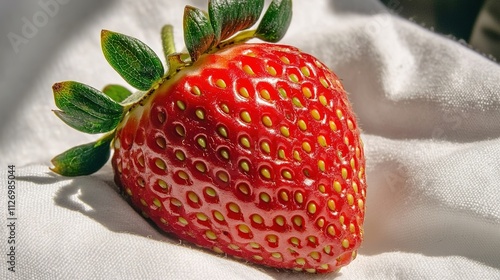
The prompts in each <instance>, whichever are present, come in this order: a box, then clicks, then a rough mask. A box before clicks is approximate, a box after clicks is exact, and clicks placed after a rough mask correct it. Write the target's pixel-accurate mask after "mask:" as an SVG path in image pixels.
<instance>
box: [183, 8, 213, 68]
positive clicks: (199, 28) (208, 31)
mask: <svg viewBox="0 0 500 280" xmlns="http://www.w3.org/2000/svg"><path fill="white" fill-rule="evenodd" d="M183 25H184V42H185V44H186V48H187V49H188V52H189V55H190V56H191V60H192V61H196V60H197V59H198V58H199V57H200V55H202V54H203V53H205V52H206V51H207V50H208V49H210V48H211V47H212V46H213V44H214V38H215V33H214V30H213V28H212V25H211V24H210V20H209V19H208V17H207V15H206V14H205V12H203V11H202V10H200V9H197V8H195V7H191V6H186V8H185V9H184V23H183Z"/></svg>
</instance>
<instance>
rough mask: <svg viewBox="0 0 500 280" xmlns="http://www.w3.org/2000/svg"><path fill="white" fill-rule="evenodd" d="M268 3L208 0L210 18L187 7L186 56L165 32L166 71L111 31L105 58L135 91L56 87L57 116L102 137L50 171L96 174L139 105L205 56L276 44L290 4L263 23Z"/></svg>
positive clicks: (283, 0) (281, 4) (284, 0)
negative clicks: (240, 46)
mask: <svg viewBox="0 0 500 280" xmlns="http://www.w3.org/2000/svg"><path fill="white" fill-rule="evenodd" d="M263 8H264V0H209V1H208V12H206V11H203V10H200V9H198V8H194V7H191V6H187V7H186V8H185V10H184V21H183V28H184V42H185V45H186V48H187V50H188V52H187V53H177V52H176V51H175V46H174V43H173V42H174V40H173V28H172V26H171V25H165V26H164V27H163V28H162V30H161V38H162V43H163V53H164V56H165V60H166V63H165V65H166V70H165V68H164V67H163V64H162V62H161V60H160V58H159V57H158V56H157V55H156V54H155V52H154V51H153V50H152V49H151V48H150V47H148V46H147V45H146V44H145V43H143V42H141V41H140V40H138V39H136V38H133V37H130V36H127V35H124V34H120V33H116V32H112V31H108V30H103V31H102V32H101V47H102V51H103V54H104V57H105V58H106V60H107V61H108V62H109V64H110V65H111V66H112V67H113V68H114V69H115V71H116V72H118V74H120V76H121V77H122V78H123V79H124V80H125V81H126V82H127V83H128V84H129V85H131V86H132V87H134V88H136V89H137V90H139V92H137V93H132V92H131V91H130V90H129V89H127V88H125V87H123V86H120V85H108V86H106V87H105V88H104V89H103V90H102V91H100V90H98V89H95V88H93V87H90V86H88V85H85V84H82V83H78V82H74V81H67V82H60V83H56V84H54V85H53V87H52V90H53V93H54V100H55V104H56V106H57V107H58V109H59V110H54V113H55V114H56V116H58V117H59V118H60V119H61V120H62V121H64V122H65V123H66V124H68V125H69V126H71V127H73V128H74V129H77V130H79V131H81V132H84V133H90V134H99V133H103V134H104V136H102V137H101V138H100V139H99V140H97V141H95V142H92V143H88V144H84V145H80V146H77V147H74V148H71V149H69V150H67V151H65V152H63V153H61V154H60V155H57V156H56V157H54V158H53V159H52V164H53V167H52V168H51V170H52V171H54V172H56V173H58V174H61V175H63V176H82V175H89V174H92V173H94V172H96V171H98V170H99V169H100V168H101V167H102V166H103V165H104V164H106V162H107V161H108V159H109V157H110V145H111V142H112V140H113V138H114V136H115V130H116V127H117V126H118V124H119V123H120V122H121V120H122V119H123V117H124V116H125V115H126V114H127V113H128V112H129V110H130V109H131V108H133V107H134V106H136V104H137V103H139V102H140V101H141V100H144V99H145V98H147V97H148V96H150V95H151V94H153V93H154V90H155V89H156V88H158V86H159V85H160V84H162V83H163V82H165V81H166V80H169V79H171V78H172V77H173V76H174V75H175V74H176V73H177V72H179V71H180V70H181V69H182V68H185V67H188V66H190V65H191V64H193V63H194V62H195V61H196V60H198V59H199V58H200V57H201V56H202V55H203V54H208V53H214V52H217V51H218V50H220V49H222V48H224V47H226V46H229V45H234V44H240V43H244V42H246V41H248V40H250V39H253V38H259V39H261V40H263V41H266V42H272V43H275V42H277V41H279V40H281V38H283V36H284V35H285V33H286V31H287V29H288V27H289V25H290V21H291V17H292V0H273V1H272V2H271V4H270V6H269V7H268V9H267V11H266V12H265V13H264V16H263V17H262V21H261V22H260V23H259V24H258V25H257V28H256V29H254V30H249V28H251V27H252V26H254V25H255V24H256V23H257V21H258V20H259V18H260V17H261V14H262V11H263Z"/></svg>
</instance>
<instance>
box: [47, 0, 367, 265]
mask: <svg viewBox="0 0 500 280" xmlns="http://www.w3.org/2000/svg"><path fill="white" fill-rule="evenodd" d="M263 10H264V0H245V1H241V0H238V1H236V0H210V1H208V12H206V11H203V10H200V9H198V8H195V7H191V6H187V7H186V8H185V11H184V24H183V26H184V39H185V45H186V48H187V51H188V52H187V53H178V52H176V51H175V47H174V44H173V36H172V34H173V31H172V26H170V25H167V26H165V27H163V29H162V40H163V47H164V49H163V51H164V54H165V62H166V63H165V65H163V63H162V61H161V60H160V58H159V57H158V56H157V55H156V54H155V53H154V52H153V51H152V50H151V49H150V48H149V47H148V46H147V45H146V44H144V43H143V42H141V41H139V40H137V39H135V38H132V37H129V36H126V35H123V34H119V33H115V32H112V31H107V30H103V31H102V33H101V42H102V50H103V53H104V56H105V58H106V59H107V61H108V62H109V64H111V66H112V67H113V68H114V69H115V70H116V71H117V72H118V73H119V74H120V75H121V76H122V77H123V79H124V80H125V81H127V82H128V84H129V85H131V86H132V87H134V88H136V89H137V90H138V91H137V92H136V93H132V92H131V91H129V90H128V89H126V88H125V87H122V86H119V85H109V86H107V87H105V88H104V89H103V90H102V91H100V90H97V89H95V88H92V87H90V86H88V85H85V84H81V83H78V82H74V81H67V82H61V83H56V84H55V85H54V86H53V92H54V98H55V104H56V106H57V107H58V108H59V110H56V111H55V114H56V115H57V116H58V117H59V118H61V120H63V121H64V122H65V123H66V124H68V125H69V126H71V127H73V128H75V129H77V130H79V131H82V132H85V133H92V134H102V137H101V138H100V139H99V140H97V141H95V142H93V143H88V144H85V145H81V146H77V147H74V148H72V149H69V150H68V151H66V152H64V153H62V154H60V155H58V156H56V157H55V158H54V159H53V160H52V164H53V167H52V168H51V169H52V170H53V171H54V172H56V173H59V174H61V175H63V176H82V175H88V174H92V173H94V172H96V171H97V170H99V169H100V168H101V167H102V166H103V165H105V164H106V162H107V161H108V159H109V157H110V156H111V150H113V155H112V160H111V161H112V166H113V170H114V174H115V182H116V184H117V185H118V186H119V188H120V189H121V191H122V192H123V195H124V197H125V198H126V199H127V200H128V201H129V203H130V204H131V205H132V206H133V207H134V208H135V209H136V210H137V211H138V212H139V213H141V214H142V215H143V216H144V217H146V218H147V219H150V220H151V221H152V222H154V223H155V224H156V225H157V226H158V227H159V228H160V229H161V230H164V231H166V232H169V233H173V234H175V235H176V236H178V237H179V238H180V239H182V240H185V241H189V242H191V243H193V244H196V245H198V246H201V247H205V248H209V249H211V250H213V251H215V252H217V253H221V254H227V255H229V256H234V257H237V258H241V259H243V260H246V261H250V262H254V263H257V264H261V265H265V266H270V267H275V268H285V269H293V270H297V271H307V272H311V273H326V272H331V271H336V270H338V269H340V268H341V267H342V266H345V265H347V264H348V263H350V262H351V261H352V260H353V259H354V258H355V257H356V252H357V249H358V248H359V247H360V245H361V242H362V239H363V220H364V215H365V201H366V177H365V158H364V155H363V143H362V140H361V138H360V130H359V128H358V125H357V121H356V117H355V115H354V113H353V110H352V108H351V105H350V103H349V101H348V98H347V94H346V91H345V90H344V88H343V86H342V84H341V82H340V81H339V79H338V77H337V76H336V75H335V74H334V73H333V72H332V71H331V70H329V69H328V67H327V66H326V65H324V64H323V63H322V62H320V61H319V60H318V59H316V58H315V57H313V56H311V55H309V54H306V53H304V52H301V51H300V50H298V49H297V48H294V47H292V46H286V45H279V44H274V43H276V42H278V41H279V40H280V39H281V38H282V37H283V36H284V35H285V32H286V30H287V29H288V26H289V24H290V21H291V16H292V1H291V0H274V1H272V2H271V4H270V5H269V7H268V8H267V9H266V11H265V13H264V15H263V17H262V20H261V21H260V22H259V23H258V24H257V21H258V20H259V18H260V17H261V13H262V12H263ZM254 25H256V28H255V29H250V28H252V26H254ZM254 38H258V39H261V40H263V41H265V42H266V43H249V42H247V41H249V40H250V39H254ZM125 218H126V217H124V219H125Z"/></svg>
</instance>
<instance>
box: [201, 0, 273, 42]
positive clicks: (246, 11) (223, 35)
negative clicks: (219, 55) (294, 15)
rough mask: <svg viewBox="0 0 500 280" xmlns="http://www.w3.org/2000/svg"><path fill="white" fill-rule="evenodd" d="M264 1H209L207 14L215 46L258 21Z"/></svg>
mask: <svg viewBox="0 0 500 280" xmlns="http://www.w3.org/2000/svg"><path fill="white" fill-rule="evenodd" d="M263 8H264V0H210V1H209V2H208V14H209V15H210V22H211V24H212V27H213V30H214V32H215V42H216V44H217V43H219V42H220V41H222V40H225V39H227V38H229V37H231V36H232V35H233V34H235V33H236V32H238V31H241V30H244V29H247V28H249V27H251V26H252V25H254V24H255V23H256V22H257V20H259V17H260V14H261V13H262V10H263Z"/></svg>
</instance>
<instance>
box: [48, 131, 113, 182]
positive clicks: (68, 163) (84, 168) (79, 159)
mask: <svg viewBox="0 0 500 280" xmlns="http://www.w3.org/2000/svg"><path fill="white" fill-rule="evenodd" d="M111 140H112V137H107V138H104V139H101V140H98V141H96V142H92V143H88V144H84V145H80V146H76V147H73V148H71V149H69V150H67V151H65V152H64V153H62V154H60V155H57V156H56V157H54V158H53V159H52V160H51V162H52V164H53V165H54V167H52V168H51V170H52V171H54V172H55V173H58V174H60V175H63V176H68V177H74V176H83V175H90V174H92V173H95V172H96V171H98V170H99V169H101V167H103V166H104V164H106V162H107V161H108V159H109V156H110V154H111V148H110V144H111Z"/></svg>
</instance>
